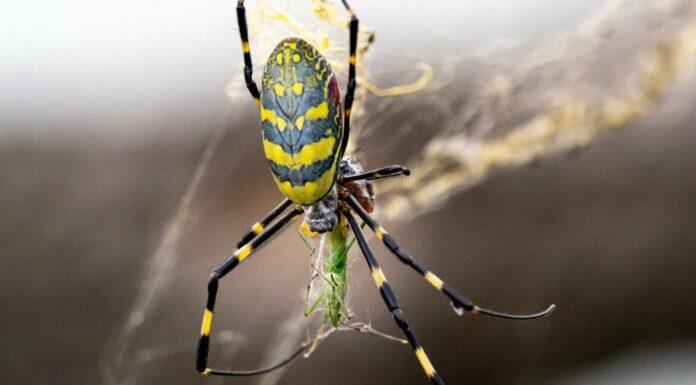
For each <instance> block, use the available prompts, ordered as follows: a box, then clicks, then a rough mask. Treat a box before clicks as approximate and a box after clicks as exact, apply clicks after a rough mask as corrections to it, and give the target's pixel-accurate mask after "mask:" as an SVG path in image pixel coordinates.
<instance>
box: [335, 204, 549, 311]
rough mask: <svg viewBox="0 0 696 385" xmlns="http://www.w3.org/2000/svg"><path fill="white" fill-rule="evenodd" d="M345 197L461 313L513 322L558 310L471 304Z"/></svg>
mask: <svg viewBox="0 0 696 385" xmlns="http://www.w3.org/2000/svg"><path fill="white" fill-rule="evenodd" d="M344 196H345V199H346V201H347V202H348V205H349V206H350V207H351V208H352V209H353V210H355V212H357V213H358V216H360V218H361V219H362V220H363V221H365V223H367V225H368V226H370V228H371V229H372V231H374V232H375V235H376V236H377V238H379V240H381V241H382V242H383V243H384V245H385V246H387V248H388V249H389V250H390V251H391V252H392V253H393V254H394V255H396V256H397V257H398V258H399V260H401V262H403V263H404V264H406V265H408V266H410V267H411V268H412V269H414V270H416V271H417V272H418V273H420V274H421V275H422V276H423V277H424V278H425V280H426V281H428V283H430V284H431V285H432V286H433V287H435V288H436V289H437V290H439V291H441V292H442V293H444V294H445V295H446V296H447V297H448V298H449V299H450V300H451V301H452V305H453V306H454V307H455V309H459V310H460V311H461V310H462V309H463V310H466V311H470V312H473V313H480V314H484V315H489V316H494V317H499V318H506V319H512V320H530V319H535V318H541V317H544V316H546V315H549V314H550V313H551V312H553V311H554V309H555V308H556V305H551V306H549V307H548V308H547V309H546V310H544V311H541V312H538V313H534V314H508V313H500V312H496V311H493V310H488V309H483V308H480V307H478V306H477V305H475V304H474V303H473V302H471V300H469V299H468V298H466V297H464V296H463V295H461V294H459V293H458V292H457V291H456V290H454V289H453V288H452V287H451V286H449V285H447V284H446V283H444V282H443V281H442V280H441V279H440V278H438V277H437V276H436V275H435V274H433V273H432V272H431V271H429V270H427V269H426V268H425V267H423V266H422V265H421V264H420V263H418V261H416V260H414V259H413V257H411V256H410V255H409V254H408V253H407V252H405V251H404V250H403V249H401V248H400V247H399V245H398V244H397V243H396V241H395V240H394V238H392V237H391V236H390V235H389V234H388V233H387V232H386V230H384V228H383V227H382V226H380V225H379V224H378V223H377V222H376V221H375V220H374V219H372V217H371V216H370V215H369V214H368V213H367V212H366V211H365V210H364V209H363V208H362V206H360V204H359V203H358V201H357V200H356V199H355V198H354V197H353V196H352V195H350V194H348V193H346V194H345V195H344Z"/></svg>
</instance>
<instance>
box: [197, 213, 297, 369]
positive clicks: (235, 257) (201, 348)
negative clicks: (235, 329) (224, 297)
mask: <svg viewBox="0 0 696 385" xmlns="http://www.w3.org/2000/svg"><path fill="white" fill-rule="evenodd" d="M303 211H304V209H302V207H300V206H298V207H296V208H295V209H293V210H292V211H289V212H288V213H287V214H285V215H283V216H282V217H281V218H280V219H279V220H278V221H277V222H276V223H274V224H273V225H271V226H270V227H269V228H268V229H266V230H265V231H263V232H261V234H259V236H257V237H256V238H254V239H253V240H252V241H251V242H250V243H247V244H245V245H244V246H243V247H241V248H239V249H237V251H235V252H234V254H232V256H230V257H229V258H228V259H226V260H225V261H224V262H223V263H222V264H221V265H220V266H218V267H217V268H216V269H215V270H213V272H212V274H211V275H210V280H209V281H208V300H207V302H206V306H205V312H204V313H203V325H202V326H201V338H200V340H199V341H198V354H197V356H196V370H197V371H198V372H200V373H201V374H205V375H222V376H252V375H256V374H262V373H266V372H270V371H272V370H275V369H277V368H279V367H281V366H283V365H285V364H287V363H289V362H290V361H292V359H293V358H295V357H297V356H299V355H300V353H302V351H304V350H305V348H306V346H307V344H306V343H305V344H302V345H301V346H300V347H299V348H298V349H297V351H295V352H294V353H293V354H292V355H290V356H289V357H288V358H286V359H284V360H283V361H281V362H279V363H277V364H275V365H272V366H269V367H266V368H261V369H255V370H244V371H231V370H217V369H209V368H208V367H207V365H208V350H209V348H210V327H211V325H212V321H213V311H214V309H215V298H216V297H217V291H218V281H219V280H220V279H222V278H223V277H224V276H225V275H227V274H228V273H229V272H230V271H232V270H233V269H234V268H235V267H237V265H239V263H240V262H242V261H243V260H245V259H246V258H247V257H248V256H249V255H251V253H252V252H254V251H255V250H257V249H258V248H260V247H261V246H262V245H263V244H264V243H265V242H266V241H267V240H269V239H270V238H271V237H272V236H273V235H275V234H277V233H278V232H279V231H280V230H281V229H283V228H284V227H285V226H286V225H287V224H288V223H290V222H292V221H293V220H295V219H297V218H299V217H300V216H301V215H302V212H303Z"/></svg>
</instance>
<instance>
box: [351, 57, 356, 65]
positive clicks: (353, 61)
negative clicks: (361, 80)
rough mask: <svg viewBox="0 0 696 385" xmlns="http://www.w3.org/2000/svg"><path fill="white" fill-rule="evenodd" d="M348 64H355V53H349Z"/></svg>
mask: <svg viewBox="0 0 696 385" xmlns="http://www.w3.org/2000/svg"><path fill="white" fill-rule="evenodd" d="M350 64H352V65H355V55H350Z"/></svg>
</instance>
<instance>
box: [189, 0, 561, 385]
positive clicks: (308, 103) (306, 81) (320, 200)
mask: <svg viewBox="0 0 696 385" xmlns="http://www.w3.org/2000/svg"><path fill="white" fill-rule="evenodd" d="M341 2H342V3H343V6H344V7H345V9H346V10H347V11H348V13H349V15H350V22H349V30H350V45H349V56H348V84H347V86H346V94H345V101H344V103H343V105H342V106H341V104H340V95H339V90H338V83H337V82H336V76H335V75H334V73H333V71H332V70H331V67H330V66H329V64H328V62H327V61H326V59H325V58H324V57H323V56H322V55H321V54H320V53H319V52H318V51H317V50H316V49H315V48H314V47H312V46H311V45H310V44H309V43H307V42H306V41H304V40H301V39H298V38H289V39H284V40H283V41H281V42H280V43H279V44H278V45H277V46H276V48H275V50H274V51H273V53H272V54H271V56H270V57H269V58H268V61H267V63H266V68H265V70H264V74H263V81H262V87H261V91H259V89H258V87H257V85H256V82H254V79H253V77H252V74H253V66H252V62H251V53H250V48H249V37H248V31H247V21H246V11H245V8H244V0H239V2H238V4H237V20H238V23H239V33H240V37H241V40H242V52H243V54H244V79H245V81H246V85H247V88H248V89H249V92H250V93H251V96H252V97H253V98H254V99H255V100H256V103H257V104H258V105H259V108H260V115H261V127H262V136H263V146H264V150H265V153H266V158H267V159H268V163H269V167H270V169H271V174H272V175H273V179H274V180H275V182H276V184H277V185H278V188H279V190H280V192H281V193H282V194H283V195H285V197H286V199H285V200H283V202H281V203H280V204H279V205H278V206H277V207H276V208H275V209H273V210H272V211H271V212H270V213H269V214H268V215H266V217H265V218H263V219H262V220H260V221H259V222H257V223H255V224H254V225H253V226H252V227H251V230H250V231H249V232H248V233H247V234H246V235H244V236H243V237H242V239H241V241H240V242H239V244H238V246H237V250H236V251H235V252H234V253H233V254H232V256H230V257H229V258H227V259H226V260H225V261H224V262H223V263H222V264H221V265H220V266H218V267H217V268H216V269H215V270H213V272H212V274H211V276H210V280H209V281H208V299H207V302H206V306H205V312H204V313H203V325H202V326H201V337H200V340H199V344H198V355H197V358H196V369H197V370H198V371H199V372H200V373H202V374H206V375H225V376H248V375H254V374H261V373H266V372H269V371H271V370H274V369H277V368H279V367H281V366H283V365H285V364H287V363H288V362H290V361H291V360H292V359H293V358H295V357H297V356H299V355H300V353H302V352H303V351H304V350H305V348H306V346H307V345H306V344H302V345H301V346H300V347H299V348H298V349H297V350H296V351H295V352H294V353H293V354H292V355H290V356H289V357H288V358H287V359H285V360H283V361H281V362H279V363H278V364H275V365H272V366H269V367H267V368H261V369H256V370H248V371H234V370H218V369H209V368H208V367H207V364H208V350H209V344H210V328H211V325H212V319H213V310H214V308H215V300H216V297H217V292H218V284H219V281H220V279H222V278H223V277H225V276H226V275H227V274H229V273H230V271H232V270H233V269H234V268H235V267H237V265H239V263H241V262H242V261H244V260H245V259H246V258H247V257H249V256H250V255H251V254H252V253H253V252H254V251H255V250H257V249H258V248H259V247H261V246H262V245H263V244H264V243H266V242H267V241H268V240H269V239H271V238H272V237H273V235H275V234H276V233H278V232H279V231H280V230H281V229H283V228H284V227H285V226H286V225H287V224H288V223H290V222H292V221H293V220H295V219H298V218H300V217H302V214H303V213H304V214H305V220H306V224H307V227H308V229H309V231H311V232H314V233H326V232H331V234H332V235H334V234H335V235H336V236H337V237H342V239H343V241H342V242H341V244H342V245H344V246H345V244H346V243H345V242H344V241H345V239H346V235H344V234H343V232H344V231H343V230H345V233H346V234H347V233H348V230H350V231H352V232H353V234H354V236H355V240H356V241H357V243H358V246H359V247H360V250H361V251H362V254H363V255H364V257H365V261H366V262H367V264H368V266H369V268H370V272H371V275H372V279H373V280H374V282H375V284H376V286H377V288H378V289H379V292H380V294H381V295H382V299H383V300H384V303H385V305H386V306H387V309H388V310H389V312H390V313H391V314H392V316H393V317H394V320H395V321H396V323H397V325H398V327H399V328H400V329H401V330H402V332H403V333H404V335H405V336H406V339H407V340H408V343H409V344H410V345H411V347H412V348H413V350H414V352H415V355H416V357H417V358H418V361H419V362H420V364H421V366H422V367H423V370H424V371H425V373H426V375H427V376H428V378H429V379H430V381H431V382H432V383H433V384H435V385H441V384H443V382H442V379H441V378H440V376H439V374H438V373H437V372H436V371H435V368H434V367H433V365H432V364H431V363H430V360H429V359H428V356H427V355H426V354H425V351H424V350H423V348H422V347H421V346H420V344H419V343H418V340H416V336H415V334H414V333H413V330H412V329H411V326H410V325H409V323H408V321H406V318H405V316H404V314H403V312H402V311H401V308H400V307H399V304H398V302H397V300H396V296H395V295H394V292H393V291H392V289H391V286H390V285H389V283H388V282H387V278H386V276H385V275H384V273H383V272H382V269H381V268H380V267H379V265H378V263H377V259H376V258H375V256H374V254H373V253H372V250H371V248H370V246H369V245H368V243H367V240H366V238H365V236H364V235H363V232H362V229H361V226H360V224H358V222H357V221H356V219H355V216H354V215H357V216H358V217H359V218H360V219H361V220H362V221H363V222H364V224H366V225H367V226H368V227H369V228H370V229H371V230H372V231H373V232H374V233H375V235H376V236H377V238H378V239H379V240H380V241H382V242H383V243H384V245H385V246H386V248H387V249H389V251H390V252H391V253H392V254H394V255H395V256H396V257H397V258H398V259H399V260H400V261H401V262H403V263H404V264H405V265H407V266H409V267H410V268H411V269H413V270H414V271H416V272H418V273H419V274H420V275H421V276H423V278H425V280H426V281H427V282H428V283H429V284H430V285H432V286H433V287H434V288H435V289H437V290H438V291H440V292H442V294H444V296H445V297H446V298H447V299H449V301H451V302H452V305H453V306H454V308H455V309H457V310H458V311H461V312H463V311H464V310H466V311H470V312H474V313H479V314H485V315H490V316H495V317H501V318H508V319H518V320H519V319H533V318H538V317H543V316H545V315H547V314H549V313H550V312H551V311H553V309H554V306H553V305H551V306H550V307H549V308H548V309H546V310H545V311H542V312H539V313H535V314H528V315H514V314H506V313H499V312H495V311H491V310H486V309H483V308H480V307H478V306H476V305H474V303H473V302H471V301H470V300H469V299H467V298H466V297H464V296H462V295H461V294H459V293H458V292H457V291H456V290H454V289H453V288H452V287H451V286H449V285H447V284H446V283H445V282H444V281H443V280H442V279H440V278H438V276H436V275H435V274H434V273H432V272H431V271H430V270H428V269H426V268H425V267H424V266H423V265H421V264H420V263H419V262H418V261H416V260H415V259H413V257H411V256H410V255H409V254H408V253H407V252H406V251H404V250H403V249H402V248H401V247H400V246H399V245H398V244H397V242H396V240H395V239H394V238H393V237H391V236H390V235H389V234H388V233H387V232H386V231H385V230H384V228H383V227H382V226H380V225H379V224H378V223H377V222H376V221H375V220H374V219H372V217H371V216H370V215H369V213H370V212H372V210H373V207H374V196H373V195H374V194H373V191H372V182H371V181H372V180H375V179H380V178H388V177H393V176H398V175H408V174H409V171H408V169H407V168H405V167H402V166H387V167H382V168H380V169H377V170H373V171H369V172H363V168H362V166H361V165H360V164H359V163H358V161H357V159H355V158H354V157H351V156H346V157H343V155H344V152H345V150H346V146H347V143H348V137H349V133H350V114H351V108H352V104H353V95H354V93H355V87H356V77H355V64H356V52H357V38H358V19H357V17H356V16H355V14H354V13H353V11H352V10H351V8H350V7H349V6H348V3H347V2H346V0H341ZM293 205H294V207H293V208H292V209H291V210H290V211H287V210H288V208H290V206H293ZM286 211H287V212H286ZM341 224H346V225H347V226H346V227H343V226H342V225H341ZM338 226H341V227H340V228H339V227H338ZM348 248H349V247H348ZM345 253H347V250H345ZM345 253H343V254H342V255H341V260H339V261H337V263H334V264H333V266H334V267H335V269H338V271H336V272H333V273H332V274H338V275H340V276H341V277H344V278H343V279H345V277H346V274H345V273H346V268H347V264H346V263H345ZM342 287H343V289H342V290H340V293H339V294H337V295H336V296H335V297H336V298H335V299H336V301H335V303H334V305H335V306H329V308H333V310H330V313H329V318H331V322H332V323H333V324H334V326H335V325H336V324H337V323H338V322H340V317H341V311H340V306H341V305H340V302H341V301H342V299H343V297H345V287H346V286H342Z"/></svg>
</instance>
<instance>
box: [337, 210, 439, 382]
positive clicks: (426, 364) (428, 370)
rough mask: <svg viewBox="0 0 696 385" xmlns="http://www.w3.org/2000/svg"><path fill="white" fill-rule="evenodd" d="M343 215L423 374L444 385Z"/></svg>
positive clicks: (357, 229)
mask: <svg viewBox="0 0 696 385" xmlns="http://www.w3.org/2000/svg"><path fill="white" fill-rule="evenodd" d="M343 215H345V217H346V219H347V220H348V224H349V225H350V227H351V229H352V230H353V233H354V234H355V238H356V239H357V241H358V245H359V246H360V250H362V253H363V255H364V256H365V260H366V261H367V264H368V265H369V267H370V272H371V273H372V279H374V281H375V284H376V285H377V288H378V289H379V292H380V294H381V295H382V299H383V300H384V303H385V304H386V305H387V308H388V309H389V311H390V312H391V313H392V315H393V316H394V320H395V321H396V324H397V325H398V326H399V328H400V329H401V331H403V333H404V335H405V336H406V339H408V342H409V343H410V344H411V346H412V347H413V350H414V351H415V353H416V357H417V358H418V361H420V364H421V366H423V370H424V371H425V374H426V375H427V376H428V378H429V379H430V381H431V382H432V383H433V384H434V385H444V382H443V381H442V379H441V378H440V376H439V375H438V374H437V372H436V371H435V368H434V367H433V365H432V364H431V363H430V359H428V356H427V355H426V354H425V351H424V350H423V348H422V347H421V346H420V344H419V343H418V340H416V336H415V335H414V334H413V331H412V330H411V326H410V325H409V324H408V321H406V318H405V317H404V313H403V312H402V311H401V308H400V307H399V304H398V303H397V301H396V296H395V295H394V292H393V291H392V289H391V286H390V285H389V282H387V278H386V277H385V276H384V273H383V272H382V269H381V268H380V267H379V265H378V264H377V259H375V256H374V255H373V254H372V250H370V246H369V245H368V244H367V240H366V239H365V235H364V234H363V233H362V230H361V229H360V226H359V225H358V223H357V222H356V221H355V218H354V217H353V215H352V214H351V213H350V211H349V210H347V209H346V210H344V211H343Z"/></svg>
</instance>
